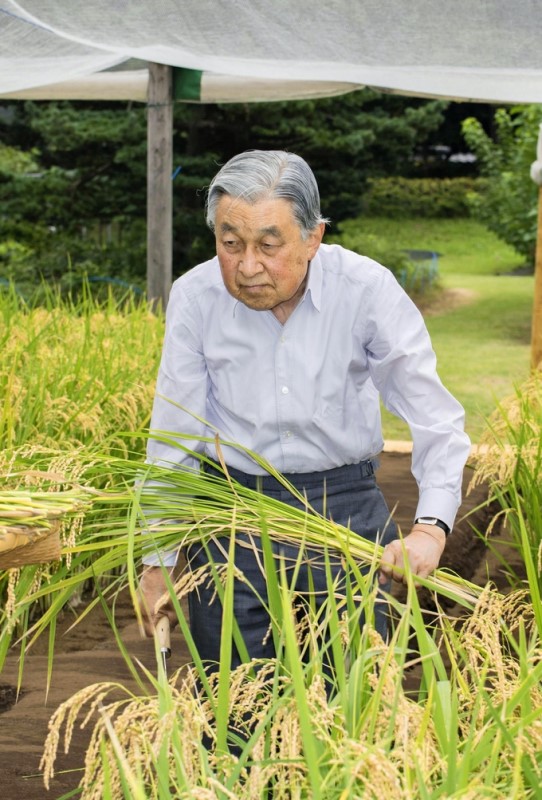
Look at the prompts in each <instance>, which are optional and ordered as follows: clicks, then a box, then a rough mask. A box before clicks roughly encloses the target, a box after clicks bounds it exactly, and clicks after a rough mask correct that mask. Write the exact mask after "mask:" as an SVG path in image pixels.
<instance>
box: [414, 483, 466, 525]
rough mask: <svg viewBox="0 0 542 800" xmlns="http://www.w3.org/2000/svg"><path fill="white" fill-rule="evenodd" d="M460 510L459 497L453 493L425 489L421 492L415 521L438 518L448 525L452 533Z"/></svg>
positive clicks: (444, 490) (443, 490)
mask: <svg viewBox="0 0 542 800" xmlns="http://www.w3.org/2000/svg"><path fill="white" fill-rule="evenodd" d="M458 508H459V505H458V502H457V497H456V495H455V494H452V492H448V491H447V490H446V489H424V490H423V491H422V492H420V499H419V502H418V507H417V508H416V513H415V514H414V519H418V517H436V518H437V519H440V520H442V521H443V522H444V523H446V525H447V526H448V527H449V529H450V532H451V530H452V528H453V526H454V522H455V517H456V514H457V510H458Z"/></svg>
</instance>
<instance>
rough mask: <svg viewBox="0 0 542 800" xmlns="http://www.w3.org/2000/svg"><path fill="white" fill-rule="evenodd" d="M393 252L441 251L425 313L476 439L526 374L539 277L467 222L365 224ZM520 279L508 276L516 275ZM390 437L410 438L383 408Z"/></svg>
mask: <svg viewBox="0 0 542 800" xmlns="http://www.w3.org/2000/svg"><path fill="white" fill-rule="evenodd" d="M360 225H362V226H363V228H364V229H365V231H366V232H367V233H371V234H373V235H375V236H379V237H382V238H383V239H386V240H387V241H388V242H389V245H390V247H398V248H401V249H402V248H405V249H420V250H433V251H436V252H438V254H439V259H438V266H439V275H440V285H441V287H442V291H441V292H440V293H439V295H438V296H437V297H435V299H434V301H433V302H430V303H429V304H428V306H427V307H426V308H424V314H425V316H426V321H427V327H428V329H429V332H430V334H431V338H432V341H433V346H434V348H435V352H436V354H437V359H438V364H439V373H440V376H441V378H442V381H443V383H444V384H445V385H446V386H447V387H448V388H449V389H450V391H451V392H452V393H453V394H454V395H455V396H456V397H457V398H458V400H459V401H460V402H461V403H462V404H463V406H464V407H465V410H466V427H467V432H468V433H469V435H470V436H471V438H472V440H473V441H474V442H476V441H478V439H479V437H480V434H481V433H482V432H483V430H484V429H485V427H486V422H485V420H486V417H487V416H488V415H489V414H490V413H491V412H492V411H493V410H494V409H495V406H496V404H497V403H498V402H499V401H500V400H501V399H502V398H503V397H505V396H507V395H509V394H510V393H512V392H513V391H514V388H515V386H517V385H519V384H520V383H521V382H522V381H524V380H525V379H526V377H527V376H528V373H529V362H530V336H531V316H532V302H533V289H534V278H533V276H532V275H524V274H521V272H519V271H517V268H518V267H520V266H521V264H522V258H521V256H519V255H518V254H517V253H516V252H515V251H514V250H513V249H512V248H510V247H508V246H507V245H505V244H504V243H503V242H501V241H500V240H499V239H497V237H496V236H494V235H493V234H492V233H491V232H490V231H488V230H486V228H484V227H483V226H481V225H479V224H478V223H477V222H475V221H473V220H469V219H457V220H456V219H454V220H389V219H380V218H371V219H366V218H364V219H361V220H360ZM514 272H515V274H510V273H514ZM383 419H384V436H385V438H386V439H408V438H410V435H409V431H408V428H407V426H406V425H405V424H404V423H403V422H402V421H401V420H398V419H397V418H396V417H394V416H393V415H392V414H389V413H388V412H386V411H385V410H384V414H383Z"/></svg>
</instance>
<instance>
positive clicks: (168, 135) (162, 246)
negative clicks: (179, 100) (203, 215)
mask: <svg viewBox="0 0 542 800" xmlns="http://www.w3.org/2000/svg"><path fill="white" fill-rule="evenodd" d="M172 72H173V71H172V68H171V67H169V66H166V65H165V64H152V63H151V64H149V89H148V104H147V297H148V299H149V300H150V301H151V302H152V303H153V305H155V306H158V305H160V304H161V305H162V308H164V309H165V308H166V305H167V300H168V296H169V290H170V288H171V282H172V235H173V230H172V228H173V225H172V207H173V203H172V195H173V190H172V181H171V172H172V164H173V155H172V150H173V78H172Z"/></svg>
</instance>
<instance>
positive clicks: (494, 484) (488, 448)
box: [473, 371, 542, 631]
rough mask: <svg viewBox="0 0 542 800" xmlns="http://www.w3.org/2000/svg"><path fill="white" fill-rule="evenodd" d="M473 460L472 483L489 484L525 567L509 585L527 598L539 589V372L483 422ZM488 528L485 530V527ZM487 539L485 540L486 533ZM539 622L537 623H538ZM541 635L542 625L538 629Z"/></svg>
mask: <svg viewBox="0 0 542 800" xmlns="http://www.w3.org/2000/svg"><path fill="white" fill-rule="evenodd" d="M481 444H482V447H481V448H480V449H479V453H478V456H477V462H476V470H475V474H474V478H473V482H474V483H479V482H486V483H487V484H488V485H489V490H490V498H489V499H490V501H491V500H494V501H496V502H497V503H498V505H499V507H500V512H499V514H498V517H497V518H496V520H495V522H498V521H501V520H502V521H503V522H504V524H505V526H506V530H507V532H509V534H510V536H511V540H512V543H513V545H514V546H515V548H516V550H517V552H518V553H519V554H520V556H521V559H522V561H523V563H524V565H525V574H524V575H521V576H517V575H515V574H514V571H513V570H512V569H511V568H510V565H505V566H506V567H508V569H507V573H508V576H509V580H510V582H511V584H512V585H518V584H521V582H522V581H524V580H525V579H526V580H527V582H528V585H529V589H530V591H531V593H532V594H533V596H540V593H541V591H542V372H541V371H535V372H533V373H532V375H531V377H530V378H529V379H528V380H527V381H526V382H525V383H524V384H522V385H521V386H519V387H518V388H517V389H516V392H515V394H514V395H513V396H512V397H509V398H507V399H505V400H503V401H502V402H501V403H500V404H499V406H498V407H497V409H496V410H495V412H494V413H493V415H492V416H491V417H490V419H489V424H488V430H487V433H486V434H485V437H484V440H483V441H482V443H481ZM490 530H491V528H490ZM488 541H489V542H491V538H490V535H489V536H488ZM541 622H542V620H541ZM541 631H542V627H541Z"/></svg>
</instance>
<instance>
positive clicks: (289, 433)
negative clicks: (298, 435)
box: [284, 431, 292, 439]
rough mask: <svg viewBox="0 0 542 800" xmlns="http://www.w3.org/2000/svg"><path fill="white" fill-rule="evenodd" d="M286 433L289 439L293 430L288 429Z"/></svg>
mask: <svg viewBox="0 0 542 800" xmlns="http://www.w3.org/2000/svg"><path fill="white" fill-rule="evenodd" d="M284 435H285V437H286V438H287V439H289V438H290V436H291V435H292V431H286V433H285V434H284Z"/></svg>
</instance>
